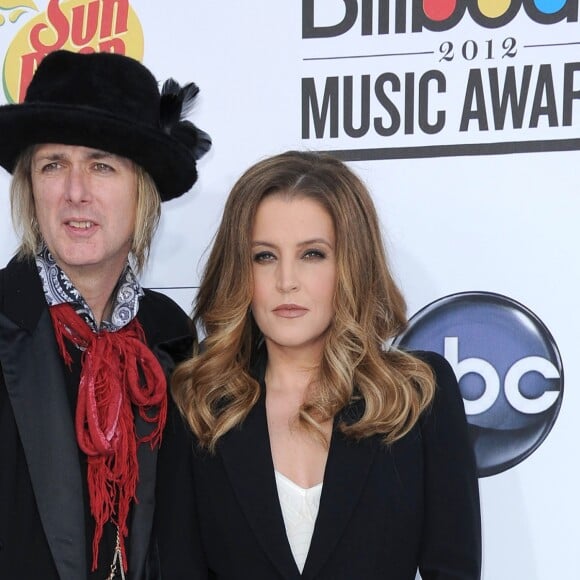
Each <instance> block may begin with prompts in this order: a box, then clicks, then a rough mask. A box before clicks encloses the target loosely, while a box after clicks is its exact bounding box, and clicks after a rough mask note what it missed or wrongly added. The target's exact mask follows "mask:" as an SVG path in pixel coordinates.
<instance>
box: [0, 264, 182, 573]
mask: <svg viewBox="0 0 580 580" xmlns="http://www.w3.org/2000/svg"><path fill="white" fill-rule="evenodd" d="M138 319H139V321H140V322H141V324H142V326H143V328H144V331H145V334H146V338H147V343H148V345H149V346H150V347H151V348H153V349H154V350H155V347H156V346H157V345H159V344H160V343H163V342H165V341H168V340H170V339H171V338H174V337H176V336H181V335H184V334H188V333H190V324H189V319H188V317H187V316H186V315H185V314H184V313H183V311H182V310H181V309H180V308H179V307H178V306H177V305H176V304H175V303H174V302H173V301H172V300H170V299H169V298H167V297H166V296H164V295H162V294H158V293H156V292H151V291H146V295H145V296H144V297H143V298H142V300H141V303H140V307H139V313H138ZM0 371H1V372H0V578H2V580H13V579H19V580H20V579H26V580H36V579H38V580H40V579H42V580H52V579H57V578H60V579H61V580H82V579H83V578H86V577H87V573H88V570H89V568H90V564H91V562H90V560H89V561H87V560H88V557H87V556H88V554H89V553H90V542H91V538H88V543H89V546H88V548H87V538H86V537H85V536H86V530H87V525H86V522H85V514H86V511H87V507H86V505H85V501H86V497H85V494H84V491H83V486H85V485H86V484H85V483H84V482H83V478H85V479H86V473H85V471H84V469H83V468H82V467H81V460H80V457H79V449H78V446H77V442H76V435H75V429H74V423H73V416H72V408H71V403H70V400H69V398H68V396H67V392H66V381H67V378H66V374H65V373H66V371H65V367H64V364H63V361H62V359H61V356H60V354H59V352H58V347H57V345H56V341H55V338H54V333H53V328H52V323H51V319H50V315H49V311H48V308H47V305H46V301H45V298H44V293H43V290H42V286H41V283H40V279H39V277H38V274H37V272H36V265H35V264H34V262H21V261H15V260H12V261H11V262H10V263H9V264H8V266H7V267H6V268H5V269H3V270H0ZM68 380H70V379H68ZM136 429H137V432H138V433H144V432H146V430H147V429H149V427H147V425H146V424H145V423H144V422H143V421H142V420H141V419H140V418H137V419H136ZM138 460H139V483H138V487H137V497H138V499H139V503H138V504H136V505H134V506H133V508H132V512H131V518H130V521H129V522H128V523H129V527H130V530H131V533H130V538H129V541H128V543H127V549H128V558H129V562H128V563H129V576H128V577H129V578H131V579H135V580H137V579H142V578H147V579H150V578H158V572H157V571H155V570H156V569H157V566H156V564H155V563H156V562H157V559H156V554H153V553H152V551H150V550H149V546H150V537H151V528H152V523H153V511H154V492H155V470H156V460H157V453H156V452H155V451H152V450H151V449H150V447H149V446H148V445H141V446H140V447H139V451H138Z"/></svg>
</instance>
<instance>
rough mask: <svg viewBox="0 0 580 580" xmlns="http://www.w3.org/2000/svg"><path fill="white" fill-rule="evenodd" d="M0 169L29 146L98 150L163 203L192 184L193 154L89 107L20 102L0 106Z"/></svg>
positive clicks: (154, 132)
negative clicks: (125, 162) (121, 163)
mask: <svg viewBox="0 0 580 580" xmlns="http://www.w3.org/2000/svg"><path fill="white" fill-rule="evenodd" d="M0 135H1V139H0V165H2V167H4V168H5V169H6V170H7V171H8V172H10V173H12V172H13V171H14V167H15V165H16V162H17V160H18V156H19V155H20V154H21V153H22V152H23V151H24V149H26V148H27V147H29V146H30V145H36V144H40V143H63V144H65V145H82V146H85V147H92V148H95V149H101V150H103V151H107V152H108V153H114V154H116V155H120V156H122V157H127V158H128V159H131V160H132V161H134V162H135V163H137V164H138V165H140V166H141V167H142V168H143V169H144V170H145V171H147V173H149V175H150V176H151V177H152V178H153V180H154V181H155V184H156V186H157V189H158V191H159V194H160V196H161V199H162V200H163V201H167V200H170V199H173V198H175V197H178V196H179V195H181V194H183V193H185V192H186V191H189V190H190V189H191V187H192V186H193V184H194V183H195V181H196V179H197V171H196V165H195V159H194V157H193V154H192V153H191V152H190V151H189V150H188V149H187V148H186V147H184V146H182V145H180V144H179V143H178V142H176V141H175V140H174V139H172V138H171V137H170V136H169V135H165V134H164V133H163V132H161V131H160V130H153V129H152V128H150V127H148V126H146V125H139V124H138V123H129V122H127V121H126V120H124V119H120V118H118V117H116V116H114V115H107V114H106V113H104V112H103V111H102V110H97V109H94V108H92V107H82V106H74V107H71V106H68V105H57V104H47V103H22V104H17V105H4V106H3V107H0Z"/></svg>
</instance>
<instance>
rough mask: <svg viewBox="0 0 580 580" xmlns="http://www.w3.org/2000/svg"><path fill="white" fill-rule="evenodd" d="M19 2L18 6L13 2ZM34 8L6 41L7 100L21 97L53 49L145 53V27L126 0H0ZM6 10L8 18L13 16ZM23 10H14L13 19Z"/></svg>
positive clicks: (4, 84)
mask: <svg viewBox="0 0 580 580" xmlns="http://www.w3.org/2000/svg"><path fill="white" fill-rule="evenodd" d="M13 5H14V6H16V5H17V6H18V7H13ZM25 5H26V6H27V7H34V8H35V10H36V14H35V13H31V15H30V18H28V19H26V21H25V22H24V23H23V24H22V26H21V27H20V29H19V30H18V31H17V32H16V34H14V37H13V38H12V41H11V42H10V45H9V46H8V48H7V50H6V52H5V55H4V63H3V67H2V88H3V89H4V95H5V97H6V101H7V102H8V103H18V102H21V101H22V100H23V99H24V95H25V94H26V89H27V87H28V84H29V83H30V80H31V79H32V76H33V75H34V72H35V71H36V68H37V67H38V65H39V63H40V61H41V60H42V59H43V58H44V57H45V56H46V55H47V54H48V53H49V52H52V51H54V50H59V49H65V50H70V51H73V52H115V53H117V54H124V55H126V56H130V57H132V58H134V59H136V60H141V59H142V58H143V42H144V39H143V30H142V28H141V23H140V22H139V18H138V16H137V14H136V13H135V11H134V10H133V8H132V7H131V5H130V3H129V0H62V1H59V0H49V1H48V4H47V6H46V10H44V11H42V12H40V11H39V10H38V9H36V7H35V6H34V3H33V2H32V1H30V0H29V1H28V2H27V3H26V0H10V4H8V3H7V1H6V0H0V10H1V9H5V7H6V6H9V9H13V10H15V11H16V12H18V11H21V10H24V8H23V6H25ZM16 12H14V13H10V15H9V17H8V18H9V19H11V20H12V14H16ZM20 16H21V14H17V15H16V16H14V22H15V21H16V20H17V19H18V18H20Z"/></svg>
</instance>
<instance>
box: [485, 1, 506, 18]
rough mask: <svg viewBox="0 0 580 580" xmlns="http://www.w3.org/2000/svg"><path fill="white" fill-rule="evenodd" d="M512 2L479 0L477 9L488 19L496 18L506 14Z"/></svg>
mask: <svg viewBox="0 0 580 580" xmlns="http://www.w3.org/2000/svg"><path fill="white" fill-rule="evenodd" d="M511 3H512V0H479V3H478V4H479V9H480V10H481V13H482V14H483V15H484V16H487V17H488V18H497V17H498V16H501V15H502V14H505V13H506V12H507V9H508V8H509V7H510V4H511Z"/></svg>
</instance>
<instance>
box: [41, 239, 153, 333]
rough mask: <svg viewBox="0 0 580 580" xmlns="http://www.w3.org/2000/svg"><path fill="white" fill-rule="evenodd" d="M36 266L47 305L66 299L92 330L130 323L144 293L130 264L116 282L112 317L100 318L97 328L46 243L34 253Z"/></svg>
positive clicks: (90, 313)
mask: <svg viewBox="0 0 580 580" xmlns="http://www.w3.org/2000/svg"><path fill="white" fill-rule="evenodd" d="M36 266H37V268H38V274H39V276H40V279H41V281H42V287H43V289H44V295H45V297H46V302H47V303H48V305H49V306H55V305H56V304H64V303H65V302H67V303H68V304H70V305H72V307H73V308H74V309H75V312H76V313H77V314H78V315H79V316H80V317H81V318H83V319H84V320H85V322H86V323H87V324H88V325H89V326H90V327H91V329H92V330H93V331H94V332H97V331H98V330H107V331H108V332H115V331H117V330H119V329H120V328H123V326H126V325H127V324H129V322H131V320H133V318H135V316H137V311H138V310H139V300H140V299H141V297H142V296H143V295H144V292H143V289H142V288H141V285H140V284H139V282H138V281H137V278H136V276H135V274H134V272H133V270H132V269H131V266H130V265H129V263H127V265H126V266H125V269H124V270H123V272H122V274H121V277H120V278H119V283H118V284H117V288H116V296H115V301H114V304H113V311H112V313H111V319H110V320H103V321H102V322H101V327H100V328H98V327H97V322H96V320H95V317H94V315H93V313H92V311H91V308H90V306H89V305H88V304H87V303H86V302H85V299H84V298H83V297H82V296H81V294H80V293H79V291H78V290H77V289H76V288H75V287H74V285H73V283H72V282H71V281H70V279H69V277H68V276H67V275H66V274H65V273H64V272H63V271H62V269H61V268H60V267H59V266H58V264H57V263H56V261H55V259H54V257H53V256H52V254H51V253H50V251H49V250H48V248H47V247H46V246H44V247H43V248H42V249H41V250H40V252H39V253H38V254H37V256H36Z"/></svg>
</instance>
